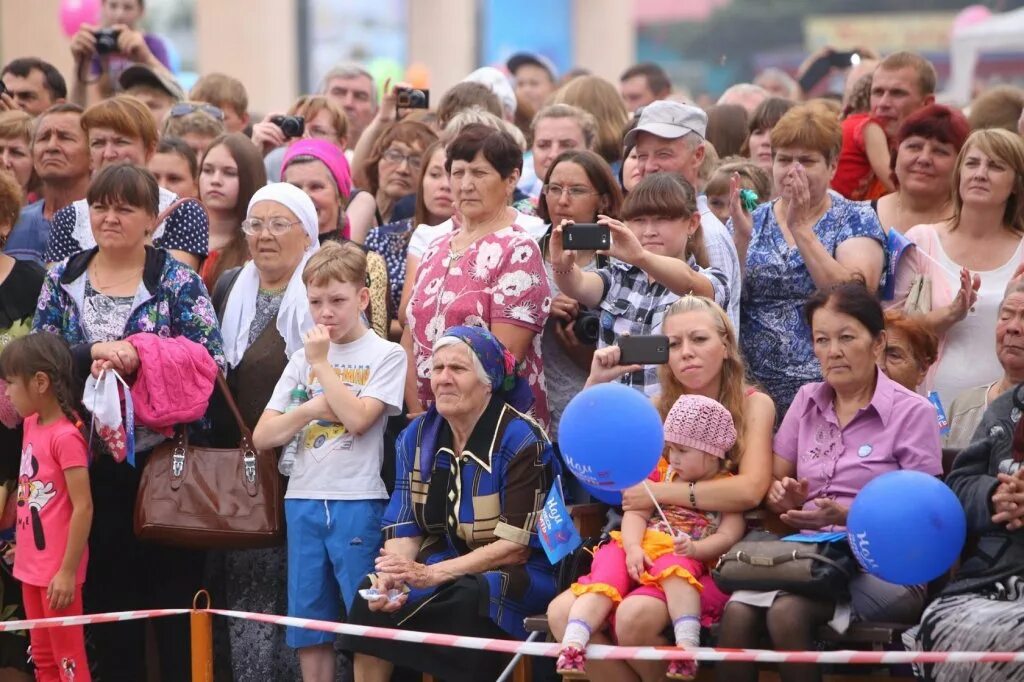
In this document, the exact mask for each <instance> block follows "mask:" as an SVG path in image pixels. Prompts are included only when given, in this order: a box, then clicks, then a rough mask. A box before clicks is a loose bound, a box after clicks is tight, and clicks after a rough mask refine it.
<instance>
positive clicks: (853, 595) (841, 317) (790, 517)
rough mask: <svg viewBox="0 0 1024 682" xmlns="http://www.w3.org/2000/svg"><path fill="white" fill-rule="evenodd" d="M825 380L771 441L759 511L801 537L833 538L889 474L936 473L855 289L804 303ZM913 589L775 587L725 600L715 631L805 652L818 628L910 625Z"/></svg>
mask: <svg viewBox="0 0 1024 682" xmlns="http://www.w3.org/2000/svg"><path fill="white" fill-rule="evenodd" d="M804 312H805V316H806V318H807V324H808V326H809V327H810V328H811V341H812V344H813V347H814V354H815V355H816V356H817V359H818V361H819V362H820V363H821V369H822V376H823V377H824V379H825V380H824V381H823V382H820V383H811V384H807V385H805V386H804V387H803V388H801V389H800V390H799V392H798V393H797V394H796V398H795V399H794V400H793V403H792V405H791V406H790V408H789V410H788V411H787V412H786V416H785V418H784V419H783V421H782V425H781V426H780V427H779V431H778V433H777V434H776V435H775V442H774V450H775V464H774V467H773V468H774V472H773V473H774V478H775V481H774V482H773V483H772V486H771V488H770V489H769V491H768V496H767V498H766V502H767V506H768V508H769V509H770V510H772V511H773V512H775V513H778V514H780V515H781V516H780V518H781V520H782V521H783V522H784V523H786V524H787V525H789V526H791V527H793V528H794V529H797V530H799V531H801V532H804V533H815V532H822V531H825V532H828V531H835V530H838V531H841V530H844V529H845V526H846V514H847V511H848V510H849V507H850V504H851V503H852V502H853V498H854V497H855V496H856V495H857V493H858V492H859V491H860V490H861V488H863V487H864V486H865V485H866V484H867V483H868V482H869V481H871V480H872V479H873V478H875V477H876V476H880V475H882V474H884V473H886V472H889V471H895V470H898V469H912V470H916V471H922V472H924V473H927V474H933V475H936V476H938V475H940V474H941V473H942V448H941V444H940V440H939V428H938V420H937V416H936V412H935V408H933V407H932V405H931V403H929V402H928V401H927V400H926V399H925V398H923V397H921V396H920V395H918V394H916V393H914V392H912V391H910V390H908V389H906V388H904V387H902V386H901V385H899V384H897V383H896V382H895V381H893V380H892V379H890V378H889V377H887V376H886V375H885V374H884V373H883V372H881V371H880V370H879V369H878V366H877V364H876V359H877V358H878V357H879V356H880V353H881V352H882V350H883V349H884V347H885V318H884V316H883V313H882V308H881V306H880V305H879V303H878V300H877V299H876V298H875V296H874V295H872V294H871V293H870V292H868V290H867V289H865V288H864V286H863V285H861V284H859V283H853V282H851V283H845V284H839V285H836V286H834V287H832V288H829V289H827V290H824V291H819V292H818V293H816V294H815V295H814V296H812V297H811V298H810V300H809V301H808V302H807V304H806V307H805V310H804ZM924 596H925V595H924V589H923V586H909V587H907V586H901V585H893V584H890V583H886V582H883V581H882V580H880V579H878V578H875V577H874V576H871V575H868V574H866V573H862V574H860V575H858V576H856V577H854V579H853V580H852V581H851V583H850V598H849V602H848V603H846V602H845V601H844V602H840V603H836V602H831V601H829V602H826V601H815V600H813V599H809V598H806V597H800V596H796V595H792V594H787V593H785V592H768V593H765V592H746V591H739V592H735V593H734V594H733V595H732V598H731V599H730V601H729V604H728V606H727V607H726V609H725V615H724V616H723V619H722V624H721V630H720V632H721V636H720V645H721V646H723V647H740V648H742V647H756V646H757V645H758V642H759V641H760V640H761V636H762V633H763V632H764V630H765V628H766V627H767V631H768V634H769V636H770V637H771V640H772V644H773V646H774V648H776V649H786V650H793V651H806V650H808V649H810V648H812V645H813V643H814V635H815V633H816V632H817V630H818V628H820V627H821V626H822V625H824V624H825V623H829V624H830V625H831V626H832V627H833V628H835V629H836V630H838V631H840V632H841V631H842V630H844V629H845V628H846V626H847V625H848V624H849V623H850V621H851V620H874V621H885V622H905V623H908V624H910V623H916V622H917V620H918V617H919V616H920V613H921V609H922V608H923V606H924ZM719 670H720V673H719V679H720V680H730V681H733V680H740V681H742V680H755V679H756V678H757V672H756V670H755V669H754V667H753V666H752V665H747V664H729V665H721V664H720V665H719ZM820 670H821V669H820V668H819V667H817V666H814V665H781V666H779V672H780V674H781V677H782V680H783V681H784V682H790V681H794V680H818V679H820V675H821V672H820Z"/></svg>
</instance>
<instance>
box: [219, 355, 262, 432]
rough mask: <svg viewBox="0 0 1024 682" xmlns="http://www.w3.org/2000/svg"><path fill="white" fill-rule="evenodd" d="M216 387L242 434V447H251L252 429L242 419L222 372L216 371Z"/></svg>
mask: <svg viewBox="0 0 1024 682" xmlns="http://www.w3.org/2000/svg"><path fill="white" fill-rule="evenodd" d="M217 388H219V389H220V392H221V395H223V396H224V402H225V403H227V406H228V409H229V410H231V414H232V415H233V416H234V418H235V423H236V424H238V431H239V433H241V434H242V442H243V443H244V445H243V447H248V448H252V447H253V445H252V431H251V430H249V427H248V426H246V425H245V420H244V419H242V413H241V412H240V411H239V409H238V404H237V403H235V398H234V396H232V395H231V388H230V387H229V386H228V380H227V379H226V378H225V377H224V373H223V372H217Z"/></svg>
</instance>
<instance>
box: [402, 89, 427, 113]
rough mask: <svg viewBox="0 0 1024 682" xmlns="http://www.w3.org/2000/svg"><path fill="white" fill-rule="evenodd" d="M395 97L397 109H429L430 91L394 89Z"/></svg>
mask: <svg viewBox="0 0 1024 682" xmlns="http://www.w3.org/2000/svg"><path fill="white" fill-rule="evenodd" d="M395 97H396V98H397V99H398V104H397V107H398V108H399V109H429V108H430V90H417V89H416V88H396V89H395Z"/></svg>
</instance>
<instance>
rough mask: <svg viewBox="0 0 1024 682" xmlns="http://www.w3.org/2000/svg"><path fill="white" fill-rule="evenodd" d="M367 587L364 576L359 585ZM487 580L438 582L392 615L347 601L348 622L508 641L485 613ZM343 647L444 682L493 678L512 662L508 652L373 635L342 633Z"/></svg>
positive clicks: (363, 602)
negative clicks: (420, 598) (426, 594)
mask: <svg viewBox="0 0 1024 682" xmlns="http://www.w3.org/2000/svg"><path fill="white" fill-rule="evenodd" d="M369 586H370V581H369V579H367V580H365V581H364V582H363V584H362V585H360V588H366V587H369ZM487 602H488V590H487V584H486V583H485V582H484V581H483V580H482V579H479V578H477V577H476V576H471V575H470V576H463V577H461V578H459V579H458V580H456V581H454V582H452V583H449V584H448V585H444V586H442V587H440V588H438V590H437V591H436V592H435V593H434V594H433V596H431V597H429V598H427V599H425V600H423V601H420V602H418V603H416V604H406V605H405V606H404V607H403V608H402V610H401V611H398V612H397V613H382V612H380V611H370V609H369V608H367V602H366V600H365V599H362V598H359V599H356V600H355V603H354V604H353V605H352V613H351V614H349V622H351V623H355V624H357V625H369V626H373V627H381V628H393V629H401V630H415V631H418V632H435V633H440V634H448V635H460V636H466V637H485V638H492V639H512V638H511V637H510V636H509V634H508V633H507V632H505V631H504V630H502V629H501V628H499V627H498V626H497V625H495V624H494V621H492V620H491V619H490V617H489V616H488V609H487ZM341 646H342V648H343V649H347V650H349V651H353V652H356V653H360V654H367V655H369V656H375V657H377V658H381V659H384V660H387V661H391V662H392V663H394V664H395V665H396V666H398V667H402V668H409V669H412V670H415V671H417V672H420V673H427V674H429V675H433V676H434V677H439V678H441V679H442V680H445V681H446V682H461V681H462V680H466V682H481V681H483V680H494V679H496V678H497V677H498V675H500V674H501V671H502V670H504V668H505V666H507V665H508V664H509V662H510V661H511V660H512V656H511V655H509V654H501V653H495V652H490V651H477V650H475V649H463V648H456V647H447V646H437V645H433V644H415V643H412V642H396V641H394V640H388V639H377V638H374V637H351V636H347V635H345V636H342V639H341Z"/></svg>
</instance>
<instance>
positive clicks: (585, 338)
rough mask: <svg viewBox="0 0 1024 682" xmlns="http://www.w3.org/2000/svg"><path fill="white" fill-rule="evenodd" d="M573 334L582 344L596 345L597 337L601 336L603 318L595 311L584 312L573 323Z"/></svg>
mask: <svg viewBox="0 0 1024 682" xmlns="http://www.w3.org/2000/svg"><path fill="white" fill-rule="evenodd" d="M572 332H573V334H575V335H576V338H577V339H579V340H580V343H586V344H589V345H593V344H596V343H597V337H598V336H600V334H601V318H600V317H599V315H598V314H597V313H596V312H594V311H591V310H586V311H583V312H581V313H580V315H579V317H577V318H576V321H575V322H573V324H572Z"/></svg>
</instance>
